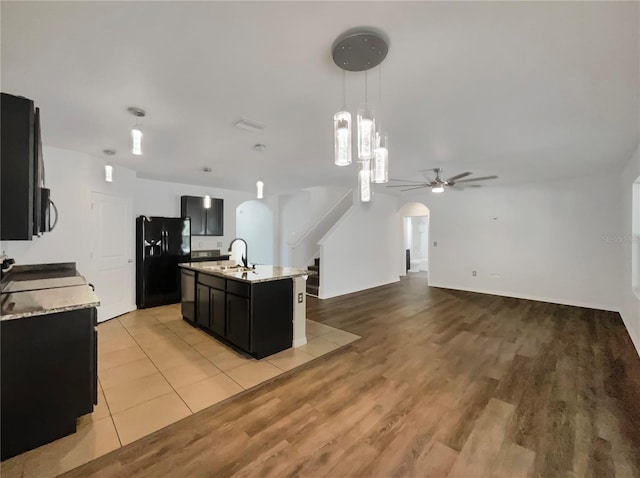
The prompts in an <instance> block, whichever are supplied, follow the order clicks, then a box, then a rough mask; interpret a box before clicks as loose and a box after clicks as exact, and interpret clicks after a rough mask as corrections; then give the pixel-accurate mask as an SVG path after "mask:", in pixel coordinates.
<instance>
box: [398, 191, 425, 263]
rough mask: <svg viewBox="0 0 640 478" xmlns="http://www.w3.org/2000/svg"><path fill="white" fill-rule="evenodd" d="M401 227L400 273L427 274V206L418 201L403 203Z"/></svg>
mask: <svg viewBox="0 0 640 478" xmlns="http://www.w3.org/2000/svg"><path fill="white" fill-rule="evenodd" d="M399 215H400V219H401V228H402V252H401V257H402V261H401V262H402V265H401V269H400V275H406V274H407V273H412V272H420V273H423V274H425V273H426V274H427V276H428V274H429V221H430V215H431V212H430V211H429V208H428V207H427V206H426V205H424V204H422V203H419V202H411V203H407V204H404V205H403V206H402V207H401V208H400V210H399Z"/></svg>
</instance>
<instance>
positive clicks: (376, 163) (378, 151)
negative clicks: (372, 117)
mask: <svg viewBox="0 0 640 478" xmlns="http://www.w3.org/2000/svg"><path fill="white" fill-rule="evenodd" d="M378 74H379V76H378V105H379V109H382V65H380V66H379V67H378ZM378 127H379V128H380V122H378ZM388 142H389V138H388V137H387V135H386V134H385V133H383V132H382V131H381V130H379V131H378V132H377V133H376V145H375V149H374V151H373V162H372V163H371V168H372V169H371V182H373V183H376V184H382V183H387V182H389V145H388Z"/></svg>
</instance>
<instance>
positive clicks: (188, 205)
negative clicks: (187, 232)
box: [180, 196, 206, 236]
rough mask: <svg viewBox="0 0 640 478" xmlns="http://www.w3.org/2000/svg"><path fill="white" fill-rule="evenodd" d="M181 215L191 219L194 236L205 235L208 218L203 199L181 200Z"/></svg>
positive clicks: (193, 197) (189, 198)
mask: <svg viewBox="0 0 640 478" xmlns="http://www.w3.org/2000/svg"><path fill="white" fill-rule="evenodd" d="M180 213H181V215H182V217H189V218H191V235H192V236H204V235H205V233H206V229H205V221H206V216H205V209H204V204H203V199H202V198H200V197H196V196H182V197H181V198H180Z"/></svg>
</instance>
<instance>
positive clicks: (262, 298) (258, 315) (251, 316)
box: [179, 261, 310, 359]
mask: <svg viewBox="0 0 640 478" xmlns="http://www.w3.org/2000/svg"><path fill="white" fill-rule="evenodd" d="M179 266H180V267H181V269H182V270H181V290H182V317H183V319H184V320H185V321H187V322H188V323H190V324H191V325H193V326H194V327H198V328H201V329H202V330H204V331H206V332H207V333H209V334H211V335H212V336H214V337H215V338H217V339H218V340H220V341H221V342H224V343H225V344H227V345H230V346H232V347H234V348H236V349H239V350H241V351H242V352H245V353H247V354H249V355H252V356H253V357H255V358H258V359H260V358H263V357H266V356H269V355H272V354H274V353H277V352H280V351H282V350H285V349H288V348H290V347H292V346H300V345H303V344H304V343H306V338H305V303H306V294H305V280H306V277H307V276H308V275H309V274H310V272H309V271H307V270H304V269H296V268H291V267H280V266H265V265H261V266H255V268H246V267H241V266H237V265H236V264H235V263H234V262H232V261H210V262H188V263H183V264H180V265H179Z"/></svg>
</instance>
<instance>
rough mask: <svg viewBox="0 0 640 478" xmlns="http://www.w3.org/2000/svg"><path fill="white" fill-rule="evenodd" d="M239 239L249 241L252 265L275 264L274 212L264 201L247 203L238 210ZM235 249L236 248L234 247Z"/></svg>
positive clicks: (237, 227)
mask: <svg viewBox="0 0 640 478" xmlns="http://www.w3.org/2000/svg"><path fill="white" fill-rule="evenodd" d="M236 231H237V235H238V237H241V238H243V239H244V240H245V241H247V247H248V248H249V262H250V263H251V264H273V263H274V261H273V212H272V211H271V209H269V207H268V206H267V205H266V204H264V203H263V202H262V201H258V200H255V199H254V200H251V201H245V202H243V203H242V204H240V205H239V206H238V208H237V209H236ZM234 249H235V246H234Z"/></svg>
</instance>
